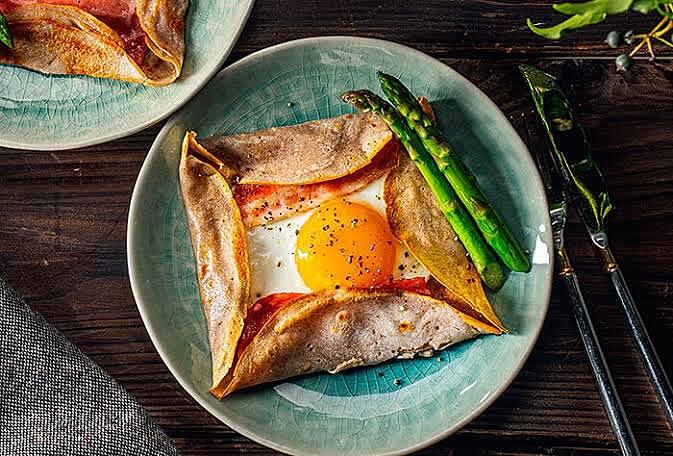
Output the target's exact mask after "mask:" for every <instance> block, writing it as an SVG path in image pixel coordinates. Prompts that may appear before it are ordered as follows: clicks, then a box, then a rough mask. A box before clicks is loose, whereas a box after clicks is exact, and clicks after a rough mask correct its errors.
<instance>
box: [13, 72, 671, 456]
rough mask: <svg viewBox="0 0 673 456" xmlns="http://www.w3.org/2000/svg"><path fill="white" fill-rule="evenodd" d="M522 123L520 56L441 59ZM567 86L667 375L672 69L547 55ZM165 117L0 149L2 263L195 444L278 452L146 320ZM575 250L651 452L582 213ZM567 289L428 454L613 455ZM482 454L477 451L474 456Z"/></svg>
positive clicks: (665, 444) (642, 405) (652, 433)
mask: <svg viewBox="0 0 673 456" xmlns="http://www.w3.org/2000/svg"><path fill="white" fill-rule="evenodd" d="M447 63H449V64H451V65H452V66H453V67H454V68H456V69H457V70H458V71H459V72H461V73H463V74H464V75H466V76H468V77H469V78H470V79H471V80H472V81H474V82H475V83H476V84H477V85H478V86H479V87H480V88H482V89H483V90H484V91H485V92H486V93H487V94H488V95H489V96H491V97H492V98H493V99H494V100H495V101H496V103H497V104H498V105H499V106H500V107H501V108H502V109H503V110H504V112H505V113H506V114H507V115H509V116H510V118H511V119H512V120H513V123H514V124H515V125H518V123H519V120H518V119H520V114H521V112H523V111H524V110H526V109H529V104H528V101H527V98H526V96H525V92H524V89H523V86H522V84H521V83H520V82H519V79H518V78H517V77H516V70H515V67H514V65H513V64H514V61H511V60H507V61H503V60H501V61H497V62H496V61H489V60H447ZM544 64H545V65H546V66H547V67H549V68H551V69H552V70H553V71H555V72H557V73H558V74H562V75H563V76H564V78H565V80H567V81H571V82H572V83H573V86H574V92H575V96H576V99H577V100H581V103H580V105H579V111H580V115H581V119H582V121H583V122H584V124H585V125H586V127H587V129H588V131H589V134H590V136H591V137H592V140H593V144H594V146H595V154H596V159H597V161H598V162H599V164H600V165H601V166H602V168H603V169H604V171H605V174H606V176H607V180H608V183H609V186H610V190H611V192H612V194H613V196H614V199H615V200H616V202H617V205H618V209H617V210H616V212H615V213H614V217H613V219H612V223H611V226H610V230H611V233H612V237H613V239H614V244H615V249H616V251H617V252H618V253H619V255H620V257H621V258H622V262H623V266H624V270H625V274H626V276H627V277H628V278H629V280H630V282H631V284H632V287H633V293H634V295H635V297H636V299H637V300H638V302H639V304H640V307H641V309H642V312H643V315H644V318H645V320H646V324H647V326H648V328H649V329H650V331H651V335H652V337H653V339H654V342H655V344H656V346H657V347H658V348H659V351H660V354H661V355H662V358H663V362H664V364H665V366H666V368H667V370H668V371H669V373H670V372H671V371H672V370H673V351H671V350H670V349H669V345H670V343H669V340H670V334H671V332H672V331H673V291H672V290H673V253H672V252H673V236H672V234H673V203H672V202H671V201H672V198H671V195H672V194H673V173H672V172H671V170H673V145H671V142H670V133H669V130H668V129H670V119H672V118H673V103H672V101H673V83H672V81H671V72H670V70H667V69H666V68H663V67H662V68H660V67H656V66H651V65H642V66H640V67H637V68H636V69H634V70H633V72H632V73H629V74H628V75H620V74H615V73H614V72H613V71H612V68H611V63H609V62H602V63H601V62H596V61H582V62H576V61H559V62H546V63H544ZM157 132H158V127H154V128H151V129H149V130H146V131H144V132H142V133H139V134H137V135H134V136H132V137H130V138H126V139H122V140H119V141H115V142H112V143H109V144H104V145H101V146H96V147H91V148H87V149H83V150H76V151H64V152H54V153H45V152H29V151H13V150H7V149H0V201H2V203H0V220H2V224H0V264H2V268H3V270H4V272H5V274H6V275H7V277H8V279H9V281H10V282H11V283H12V284H13V285H14V286H15V287H16V288H17V289H18V291H19V292H20V293H21V294H23V295H24V296H25V297H26V298H27V300H28V301H29V302H30V303H31V305H33V306H34V307H35V308H36V309H38V310H39V311H40V312H42V313H43V314H44V315H45V316H46V317H47V318H48V319H49V320H50V321H52V322H53V323H54V324H55V325H56V326H57V327H58V328H59V329H61V330H62V331H63V332H64V333H65V334H66V335H67V336H68V337H70V338H71V339H72V340H73V341H74V342H75V343H76V344H78V345H79V346H80V347H82V349H83V350H84V351H85V352H86V353H88V354H89V355H90V356H91V357H92V358H93V359H94V360H95V361H96V362H98V363H99V364H101V365H102V366H103V367H104V368H105V369H106V370H107V371H108V372H110V373H111V374H112V376H113V377H114V378H116V379H117V380H118V381H119V382H120V383H121V384H123V385H124V386H125V387H126V388H127V389H128V390H129V391H131V393H132V394H134V395H135V396H136V397H137V398H138V400H139V401H140V402H141V404H142V405H143V406H145V407H146V408H147V409H148V410H149V413H150V414H151V415H152V416H153V418H154V419H155V420H156V421H157V422H158V423H159V425H161V426H163V427H164V428H165V429H166V430H167V432H168V433H169V434H170V435H171V436H172V437H173V438H174V439H175V441H176V442H177V444H178V446H179V447H180V448H181V449H182V450H183V451H184V453H185V454H194V455H207V454H237V453H246V454H272V452H271V451H269V450H267V449H265V448H263V447H261V446H260V445H257V444H255V443H253V442H250V441H249V440H247V439H245V438H244V437H242V436H240V435H238V434H236V433H234V432H233V431H231V430H229V429H227V428H226V426H224V425H222V424H220V423H219V422H218V421H217V420H216V419H214V418H213V417H211V416H210V415H209V414H208V413H207V412H205V411H204V410H203V409H201V408H200V407H199V406H198V405H197V404H196V403H195V402H194V401H193V400H191V398H189V396H188V395H187V394H186V393H185V392H184V391H183V390H182V388H181V387H180V386H179V385H178V384H177V382H176V381H175V380H174V379H173V377H172V376H171V374H170V373H169V372H168V370H167V369H166V367H165V366H164V365H163V363H162V362H161V360H160V358H159V357H158V355H157V353H156V352H155V350H154V348H153V346H152V344H151V342H150V341H149V339H148V336H147V334H146V332H145V330H144V328H143V326H142V323H141V321H140V318H139V316H138V313H137V311H136V308H135V304H134V302H133V297H132V295H131V291H130V288H129V285H128V277H127V269H126V256H125V235H126V234H125V233H126V219H127V213H128V204H129V200H130V195H131V190H132V187H133V184H134V181H135V178H136V175H137V173H138V170H139V168H140V165H141V163H142V160H143V159H144V157H145V154H146V152H147V150H148V149H149V147H150V145H151V143H152V140H153V138H154V136H155V135H156V133H157ZM568 242H569V243H570V247H571V253H572V255H573V256H574V257H575V262H576V265H577V268H578V270H579V271H580V273H581V276H582V285H583V286H584V288H585V291H586V294H587V298H588V300H589V302H590V304H591V307H592V311H593V313H594V316H595V318H596V320H597V321H598V322H599V323H598V325H597V326H598V329H599V333H600V337H601V339H602V341H603V343H604V344H605V347H606V353H607V357H608V360H609V362H610V365H611V367H612V369H613V372H614V374H615V377H616V382H617V384H618V387H619V389H620V391H621V392H622V394H623V398H624V402H625V407H626V410H627V412H628V414H629V416H630V417H631V419H632V423H633V427H634V431H635V433H636V436H637V438H638V439H639V441H640V443H641V445H642V447H643V449H644V450H646V454H653V455H654V454H673V435H672V433H671V430H670V429H668V428H667V426H666V424H665V421H664V419H663V415H662V413H661V410H660V409H659V407H658V405H657V403H656V399H655V397H654V395H653V392H652V388H651V387H650V385H649V383H648V382H647V379H646V377H645V375H644V373H643V370H642V367H641V365H640V362H639V359H638V356H637V354H636V352H635V351H634V348H633V346H632V343H631V341H630V340H629V339H628V337H626V336H625V323H624V320H623V318H622V316H621V314H620V312H619V310H618V308H617V305H616V303H615V302H614V296H613V294H612V291H611V290H610V288H609V286H608V282H607V281H606V279H605V278H604V277H603V276H602V275H601V273H600V271H599V268H598V266H597V263H596V259H595V257H594V254H593V252H592V250H591V248H590V246H589V243H588V241H587V239H586V236H585V235H584V233H583V231H582V229H581V226H580V225H579V224H578V223H577V220H576V219H573V220H572V221H571V224H570V227H569V233H568ZM616 449H617V446H616V442H615V440H614V437H613V436H612V434H611V430H610V426H609V424H608V422H607V419H606V417H605V414H604V412H603V410H602V405H601V401H600V398H599V396H598V394H597V392H596V388H595V384H594V380H593V377H592V374H591V371H590V369H589V366H588V365H587V363H586V360H585V357H584V352H583V348H582V345H581V342H580V340H579V338H578V335H577V331H576V329H575V327H574V324H573V323H572V321H571V320H570V318H569V315H568V313H567V310H566V305H565V297H564V296H563V294H562V293H561V292H560V290H558V289H556V290H555V292H554V297H553V300H552V305H551V310H550V314H549V317H548V319H547V323H546V324H545V327H544V329H543V332H542V335H541V337H540V341H539V343H538V345H537V347H536V349H535V351H534V352H533V354H532V355H531V357H530V359H529V361H528V362H527V364H526V366H525V367H524V369H523V371H522V372H521V374H520V375H519V376H518V378H517V379H516V381H515V382H514V383H513V384H512V386H511V387H510V388H509V389H508V390H507V392H506V393H505V394H504V395H503V396H502V397H501V398H500V399H498V400H497V401H496V403H495V404H494V405H493V406H492V407H490V408H489V409H488V411H487V412H485V413H484V414H483V415H482V416H480V417H479V418H477V419H476V420H475V421H474V422H473V423H471V424H470V425H468V426H467V427H466V428H465V429H463V430H462V431H460V432H459V433H458V434H457V435H456V436H454V437H451V438H449V439H447V440H445V441H444V442H441V443H439V444H437V445H435V446H434V447H432V448H431V449H428V450H426V451H423V452H422V453H421V454H427V455H430V454H455V455H472V454H493V455H495V454H501V455H505V454H531V455H532V454H540V453H545V454H551V455H569V454H595V455H608V454H610V455H611V454H617V453H616ZM477 450H478V452H477Z"/></svg>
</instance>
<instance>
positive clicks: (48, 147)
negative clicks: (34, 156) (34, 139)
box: [0, 0, 255, 188]
mask: <svg viewBox="0 0 673 456" xmlns="http://www.w3.org/2000/svg"><path fill="white" fill-rule="evenodd" d="M234 1H236V2H238V1H239V0H234ZM245 1H248V2H249V3H248V7H247V9H246V10H245V11H243V16H242V20H241V23H240V24H239V26H238V29H237V30H236V32H235V33H234V37H233V39H232V40H231V43H229V45H228V46H226V47H224V48H223V49H222V54H221V55H220V57H218V58H217V59H215V64H213V66H212V68H210V69H208V71H206V72H205V73H204V75H203V78H202V79H201V81H199V82H198V83H196V84H194V85H193V86H192V87H191V88H190V89H189V90H188V91H187V92H185V95H184V96H183V97H182V99H181V100H179V101H178V102H177V103H175V104H173V105H172V106H171V107H170V108H169V109H167V110H166V111H165V112H162V113H161V114H159V115H158V116H156V117H153V118H151V119H150V120H147V121H145V122H143V123H141V124H139V125H136V126H135V127H132V128H128V129H126V130H124V131H119V132H117V133H111V134H108V135H103V136H100V137H99V136H96V137H95V138H91V139H86V140H80V141H75V142H70V143H68V142H66V143H59V144H42V143H39V144H38V143H30V142H26V141H23V142H15V141H9V140H6V139H4V138H2V137H1V136H0V147H6V148H8V149H16V150H35V151H59V150H71V149H80V148H82V147H89V146H96V145H99V144H103V143H107V142H110V141H114V140H116V139H121V138H126V137H128V136H131V135H134V134H136V133H138V132H140V131H142V130H145V129H147V128H149V127H151V126H153V125H155V124H157V123H159V122H161V121H162V120H164V119H166V118H167V117H168V116H170V115H172V114H175V113H176V112H177V111H178V110H179V109H180V108H182V107H183V106H184V105H185V104H187V103H188V102H189V101H191V100H192V99H193V98H194V97H195V96H196V95H197V94H198V93H199V92H200V91H201V89H203V87H204V86H205V85H206V84H207V83H208V82H210V80H211V79H212V78H213V77H214V76H215V75H217V74H219V72H220V71H221V67H222V64H223V63H224V62H225V61H226V60H227V58H228V57H229V54H231V51H232V50H233V49H234V46H235V45H236V43H237V42H238V39H239V38H240V36H241V33H243V29H244V28H245V26H246V24H247V23H248V19H249V18H250V14H251V13H252V8H253V7H254V5H255V0H245ZM3 66H4V65H3ZM18 68H20V67H18ZM23 69H24V70H26V71H32V72H34V73H40V72H39V71H37V72H36V71H33V70H29V69H26V68H23ZM40 74H42V75H43V76H49V75H47V74H43V73H40ZM71 76H76V75H71ZM81 77H91V76H81ZM99 79H105V78H99ZM179 80H180V79H178V81H179ZM129 84H130V83H129ZM92 136H94V135H92ZM152 144H153V145H154V143H152ZM134 188H135V187H134Z"/></svg>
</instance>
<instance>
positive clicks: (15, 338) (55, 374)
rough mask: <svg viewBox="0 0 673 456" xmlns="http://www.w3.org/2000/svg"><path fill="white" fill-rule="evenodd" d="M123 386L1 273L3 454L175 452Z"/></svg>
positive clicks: (139, 454)
mask: <svg viewBox="0 0 673 456" xmlns="http://www.w3.org/2000/svg"><path fill="white" fill-rule="evenodd" d="M177 454H178V450H177V449H176V448H175V446H174V445H173V443H172V442H171V441H170V439H169V438H168V436H167V435H166V434H165V433H164V432H163V431H162V430H161V429H160V428H159V427H158V426H157V425H156V424H154V423H153V422H152V421H151V420H150V418H149V416H148V415H147V414H146V413H145V411H144V410H143V409H142V407H140V405H139V404H138V403H137V402H136V401H135V399H133V397H131V395H129V393H128V392H126V390H124V388H122V387H121V386H120V385H119V384H118V383H117V382H115V381H114V380H113V379H112V378H111V377H110V376H109V375H108V374H106V373H105V372H104V371H103V370H102V369H101V368H100V367H99V366H97V365H96V364H95V363H94V362H93V361H91V360H90V359H89V358H88V357H87V356H86V355H84V353H82V352H81V351H80V350H79V349H78V348H77V347H75V346H74V345H73V344H72V343H71V342H70V341H68V339H66V338H65V336H63V334H61V333H60V332H58V330H56V328H54V327H53V326H52V325H51V324H49V323H48V322H47V321H46V320H45V319H44V318H43V317H42V316H41V315H39V314H37V313H36V312H33V311H32V310H31V309H30V308H29V307H28V305H26V303H25V302H24V301H23V300H22V299H20V298H19V297H18V296H17V294H16V293H15V292H14V291H13V290H12V289H11V288H9V287H8V286H7V284H6V283H5V281H4V280H3V279H2V278H0V455H1V456H6V455H7V456H9V455H11V456H21V455H30V456H40V455H50V456H51V455H68V456H71V455H73V456H79V455H87V456H88V455H114V456H122V455H134V456H144V455H177Z"/></svg>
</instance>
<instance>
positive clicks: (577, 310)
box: [523, 117, 640, 456]
mask: <svg viewBox="0 0 673 456" xmlns="http://www.w3.org/2000/svg"><path fill="white" fill-rule="evenodd" d="M523 120H524V128H525V131H526V135H527V136H528V141H527V142H528V146H529V147H530V149H531V152H532V153H533V157H534V158H535V161H536V162H537V165H538V169H539V170H540V175H541V176H542V182H543V183H544V186H545V192H546V194H547V202H548V203H549V217H550V219H551V227H552V239H553V243H554V252H555V254H556V264H557V269H558V274H559V276H560V277H561V279H562V280H563V282H564V284H565V286H566V288H567V290H568V297H569V298H570V299H569V302H570V309H571V313H572V315H573V317H574V318H575V323H577V329H578V330H579V333H580V337H581V339H582V342H583V343H584V348H585V350H586V353H587V358H589V363H590V364H591V369H592V370H593V372H594V375H595V377H596V383H597V385H598V391H599V393H600V395H601V398H602V399H603V404H604V406H605V412H606V413H607V415H608V419H609V420H610V425H611V426H612V430H613V432H614V434H615V437H616V438H617V442H619V447H620V448H621V450H622V454H624V455H626V456H637V455H639V454H640V452H639V450H638V444H637V442H636V439H635V437H634V435H633V431H632V430H631V426H630V425H629V421H628V419H627V417H626V413H625V412H624V407H623V406H622V402H621V400H620V399H619V394H618V392H617V388H616V386H615V383H614V381H613V379H612V374H611V373H610V368H609V367H608V363H607V361H606V359H605V355H604V354H603V350H602V348H601V345H600V342H599V341H598V335H597V334H596V330H595V328H594V325H593V323H592V321H591V316H590V314H589V309H588V308H587V305H586V302H585V301H584V296H583V295H582V290H581V288H580V284H579V280H578V278H577V274H576V273H575V270H574V269H573V265H572V262H571V261H570V256H569V255H568V252H567V251H566V248H565V244H564V231H565V226H566V217H567V204H566V197H565V194H564V191H563V188H562V184H561V178H560V176H559V175H558V173H557V172H556V169H554V165H553V163H551V162H550V158H551V157H549V156H548V154H545V153H544V152H541V150H540V148H538V147H536V146H537V145H534V144H533V142H532V140H531V135H530V131H529V129H528V124H527V123H526V118H525V117H524V118H523Z"/></svg>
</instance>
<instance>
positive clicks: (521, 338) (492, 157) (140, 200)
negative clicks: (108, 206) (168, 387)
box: [128, 37, 552, 456]
mask: <svg viewBox="0 0 673 456" xmlns="http://www.w3.org/2000/svg"><path fill="white" fill-rule="evenodd" d="M376 70H383V71H386V72H389V73H392V74H395V75H398V76H401V78H402V81H403V82H404V83H405V84H407V85H408V86H409V88H410V89H411V90H412V91H413V92H414V93H416V94H423V95H425V96H427V98H429V99H430V100H431V102H432V103H433V107H434V109H435V111H436V113H437V115H438V117H439V119H441V124H442V125H443V126H444V128H445V132H446V134H447V135H448V137H449V139H450V141H451V143H452V144H453V145H454V146H455V148H456V150H457V151H458V152H459V153H460V154H461V155H462V156H463V158H464V160H465V161H466V162H467V164H468V165H469V167H470V168H471V169H472V170H473V171H474V172H475V174H476V175H477V177H478V178H479V181H480V182H481V184H482V185H483V188H484V190H485V192H486V194H487V195H489V197H491V198H492V201H493V202H494V204H495V206H496V207H497V208H498V209H499V210H500V212H501V213H502V214H504V215H505V218H506V219H507V222H509V225H510V226H511V227H515V228H516V231H517V232H516V235H517V237H518V238H519V239H522V240H523V243H524V246H525V247H526V248H527V249H529V250H530V251H531V252H532V258H533V263H534V265H533V269H532V271H531V272H530V273H528V274H510V276H509V278H508V280H507V283H506V284H505V286H504V287H503V288H502V289H501V290H500V291H499V292H498V293H495V294H492V295H490V299H491V302H492V303H493V306H494V307H495V309H496V311H497V313H498V314H499V315H500V317H501V319H502V320H503V322H504V323H505V325H506V326H507V327H508V328H509V329H510V330H511V333H510V334H507V335H502V336H499V337H496V336H491V335H488V336H482V337H479V338H477V339H475V340H471V341H468V342H465V343H462V344H459V345H456V346H453V347H451V348H449V349H447V350H444V351H442V352H440V353H438V354H436V355H435V356H434V357H432V358H420V359H413V360H395V361H391V362H388V363H385V364H382V365H379V366H374V367H369V368H358V369H354V370H350V371H347V372H343V373H339V374H336V375H330V374H319V375H311V376H307V377H302V378H296V379H292V380H289V381H284V382H281V383H277V384H272V385H269V386H266V387H263V388H257V389H254V390H251V391H243V392H239V393H234V394H232V395H231V396H228V397H226V398H224V399H223V400H221V401H218V400H217V399H215V397H213V396H212V395H211V394H210V393H209V391H208V388H209V386H210V384H209V382H210V378H211V375H210V373H211V368H210V352H209V348H208V337H207V331H206V323H205V318H204V315H203V311H202V308H201V302H200V298H199V290H198V284H197V278H196V272H195V263H194V255H193V251H192V246H191V242H190V237H189V232H188V226H187V219H186V216H185V211H184V208H183V204H182V200H181V196H180V188H179V183H178V163H179V160H180V145H181V142H182V138H183V136H184V134H185V132H186V131H187V130H188V129H189V130H191V129H193V130H196V131H198V132H199V136H200V137H205V136H208V135H213V134H222V133H236V132H247V131H252V130H257V129H261V128H266V127H271V126H282V125H291V124H296V123H299V122H304V121H308V120H314V119H319V118H327V117H332V116H336V115H339V114H345V113H347V112H351V111H350V108H349V107H348V106H347V105H345V104H344V103H342V102H341V101H340V100H339V94H341V93H342V92H343V91H345V90H347V89H353V88H372V89H378V82H377V80H376ZM377 91H378V90H377ZM550 234H551V230H550V225H549V218H548V216H547V205H546V200H545V196H544V192H543V188H542V185H541V182H540V180H539V176H538V173H537V171H536V169H535V166H534V163H533V161H532V160H531V158H530V156H529V154H528V151H527V150H526V147H525V146H524V144H523V142H522V141H521V139H520V138H519V136H517V134H516V132H515V131H514V129H513V128H512V126H511V125H510V124H509V122H508V121H507V119H506V118H505V116H504V115H503V114H502V112H500V110H498V108H497V107H496V106H495V104H493V102H492V101H491V100H489V99H488V98H487V97H486V96H485V95H484V94H483V93H482V92H481V91H479V89H477V88H476V87H475V86H474V85H472V84H471V83H470V82H469V81H467V80H466V79H465V78H464V77H462V76H461V75H459V74H458V73H456V72H455V71H454V70H452V69H451V68H449V67H447V66H445V65H444V64H442V63H440V62H439V61H437V60H435V59H432V58H430V57H428V56H427V55H425V54H422V53H420V52H418V51H415V50H413V49H410V48H408V47H404V46H401V45H398V44H394V43H390V42H386V41H379V40H372V39H363V38H354V37H326V38H310V39H304V40H299V41H293V42H289V43H285V44H281V45H278V46H274V47H271V48H268V49H265V50H263V51H260V52H257V53H255V54H252V55H250V56H249V57H246V58H245V59H243V60H241V61H239V62H237V63H235V64H233V65H231V66H230V67H228V68H226V69H225V70H223V71H222V72H221V73H219V74H218V75H217V76H216V77H215V78H214V79H213V80H212V81H211V82H210V83H209V84H208V86H207V87H206V88H205V89H204V90H203V91H202V92H201V93H200V94H199V95H198V96H197V97H196V98H195V99H194V100H192V101H191V102H190V103H189V104H187V105H186V106H185V107H184V108H183V109H182V110H181V111H180V112H178V113H177V114H176V115H175V116H173V118H172V119H171V120H170V121H169V122H168V123H167V125H166V126H165V127H164V129H163V130H162V131H161V133H160V134H159V136H158V137H157V139H156V141H155V143H154V145H153V147H152V149H151V151H150V153H149V155H148V157H147V160H146V161H145V164H144V165H143V168H142V170H141V172H140V176H139V178H138V181H137V184H136V188H135V191H134V193H133V199H132V201H131V210H130V215H129V226H128V261H129V273H130V276H131V284H132V287H133V292H134V296H135V299H136V302H137V304H138V308H139V310H140V313H141V315H142V318H143V320H144V322H145V325H146V327H147V330H148V332H149V334H150V336H151V338H152V340H153V342H154V344H155V346H156V348H157V350H158V352H159V353H160V354H161V357H162V358H163V360H164V362H165V363H166V365H167V366H168V367H169V369H170V370H171V371H172V372H173V375H175V377H176V378H177V380H178V381H179V382H180V384H182V386H183V387H184V388H185V389H186V390H187V391H188V392H189V393H190V394H191V395H192V396H193V397H194V399H196V400H197V401H198V402H199V403H200V404H201V405H202V406H203V407H205V408H206V409H207V410H208V411H209V412H210V413H212V414H213V415H215V416H216V417H217V418H219V419H220V420H222V421H223V422H224V423H226V424H227V425H228V426H230V427H232V428H233V429H235V430H236V431H238V432H240V433H241V434H243V435H245V436H247V437H250V438H251V439H253V440H255V441H257V442H260V443H262V444H264V445H267V446H269V447H272V448H275V449H277V450H280V451H283V452H286V453H290V454H300V455H335V454H338V455H344V456H345V455H358V456H361V455H393V454H406V453H408V452H411V451H414V450H418V449H420V448H423V447H425V446H427V445H430V444H431V443H433V442H436V441H438V440H440V439H442V438H444V437H446V436H448V435H450V434H451V433H453V432H455V431H456V430H458V429H460V428H461V427H462V426H464V425H466V424H467V423H469V422H470V420H472V419H474V418H475V417H476V416H477V415H479V414H480V413H481V412H483V411H484V410H485V409H486V408H487V407H488V406H489V405H490V404H491V403H492V402H493V401H494V400H495V399H496V398H497V397H498V396H499V395H500V394H501V393H502V392H503V391H504V390H505V389H506V388H507V386H508V385H509V384H510V383H511V382H512V380H513V379H514V377H515V376H516V375H517V373H518V372H519V370H520V369H521V367H522V365H523V363H524V362H525V360H526V358H527V357H528V355H529V353H530V351H531V349H532V348H533V345H534V344H535V341H536V339H537V336H538V333H539V332H540V328H541V326H542V323H543V320H544V318H545V315H546V312H547V306H548V302H549V294H550V288H551V279H552V264H551V262H550V253H551V251H550V246H551V236H550ZM395 379H399V380H401V382H395V381H394V380H395Z"/></svg>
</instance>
